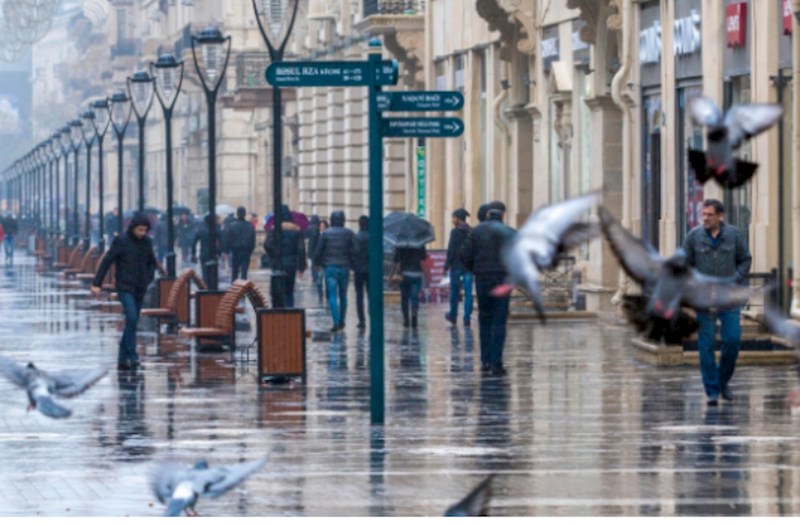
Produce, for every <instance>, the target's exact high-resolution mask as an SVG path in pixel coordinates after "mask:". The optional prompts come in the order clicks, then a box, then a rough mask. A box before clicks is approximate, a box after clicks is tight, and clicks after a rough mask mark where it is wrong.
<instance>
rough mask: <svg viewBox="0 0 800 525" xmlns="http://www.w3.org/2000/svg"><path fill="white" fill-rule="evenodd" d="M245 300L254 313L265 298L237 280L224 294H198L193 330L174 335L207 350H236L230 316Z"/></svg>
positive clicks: (251, 283)
mask: <svg viewBox="0 0 800 525" xmlns="http://www.w3.org/2000/svg"><path fill="white" fill-rule="evenodd" d="M244 298H247V299H248V300H249V301H250V304H251V305H252V306H253V308H254V309H256V310H257V309H259V308H266V307H267V298H266V296H264V294H263V293H262V292H261V290H259V289H258V288H256V286H255V285H254V284H253V282H252V281H245V280H242V279H239V280H237V281H235V282H234V283H233V284H232V285H231V287H230V288H228V290H226V291H225V292H221V291H210V290H205V291H199V292H197V296H196V312H197V325H198V326H197V327H195V328H182V329H181V330H180V331H179V332H178V335H180V336H181V337H188V338H194V339H197V341H198V343H200V344H201V345H207V346H229V347H230V348H231V349H233V348H235V346H236V329H235V325H234V316H235V313H236V309H237V308H236V307H237V305H238V304H239V301H241V300H242V299H244Z"/></svg>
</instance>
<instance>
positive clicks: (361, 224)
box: [353, 215, 369, 328]
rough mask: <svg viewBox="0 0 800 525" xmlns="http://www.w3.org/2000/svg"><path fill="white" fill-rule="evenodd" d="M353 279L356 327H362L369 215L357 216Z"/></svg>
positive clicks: (366, 278)
mask: <svg viewBox="0 0 800 525" xmlns="http://www.w3.org/2000/svg"><path fill="white" fill-rule="evenodd" d="M353 281H354V283H355V285H356V312H358V327H359V328H364V327H366V326H367V316H366V314H365V313H364V295H366V293H365V292H367V290H368V282H369V217H367V216H366V215H362V216H361V217H359V218H358V233H356V255H355V257H354V258H353Z"/></svg>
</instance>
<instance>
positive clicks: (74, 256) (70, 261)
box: [53, 246, 81, 270]
mask: <svg viewBox="0 0 800 525" xmlns="http://www.w3.org/2000/svg"><path fill="white" fill-rule="evenodd" d="M63 248H64V250H65V251H68V252H69V256H68V257H67V259H66V261H63V262H62V261H61V260H60V259H59V262H57V263H55V264H54V265H53V269H54V270H66V269H67V268H75V267H76V266H78V265H79V264H80V262H81V247H80V246H75V247H74V248H69V247H68V246H64V247H63Z"/></svg>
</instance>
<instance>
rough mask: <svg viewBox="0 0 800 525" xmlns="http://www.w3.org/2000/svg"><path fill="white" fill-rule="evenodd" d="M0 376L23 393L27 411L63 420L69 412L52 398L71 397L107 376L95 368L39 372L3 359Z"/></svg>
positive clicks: (106, 369)
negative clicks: (80, 370) (85, 370)
mask: <svg viewBox="0 0 800 525" xmlns="http://www.w3.org/2000/svg"><path fill="white" fill-rule="evenodd" d="M0 373H2V374H3V375H4V376H6V377H7V378H8V379H10V380H11V381H12V382H13V383H14V384H15V385H17V386H18V387H20V388H24V389H25V390H27V392H28V400H29V401H30V405H29V406H28V411H30V410H33V409H38V410H39V412H41V413H42V414H44V415H46V416H49V417H52V418H64V417H69V416H70V415H71V414H72V411H71V410H70V409H68V408H67V407H64V406H62V405H59V404H58V403H56V402H55V400H54V399H53V396H57V397H74V396H77V395H78V394H81V393H83V392H85V391H86V389H88V388H89V387H90V386H92V385H93V384H95V383H97V382H98V381H99V380H100V379H102V378H103V376H105V375H106V374H107V373H108V368H98V369H96V370H92V371H89V372H61V373H58V374H50V373H47V372H45V371H44V370H39V369H38V368H36V366H34V364H33V363H28V366H20V365H18V364H16V363H14V362H13V361H11V360H9V359H6V358H5V357H0Z"/></svg>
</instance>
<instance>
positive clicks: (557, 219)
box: [492, 193, 600, 321]
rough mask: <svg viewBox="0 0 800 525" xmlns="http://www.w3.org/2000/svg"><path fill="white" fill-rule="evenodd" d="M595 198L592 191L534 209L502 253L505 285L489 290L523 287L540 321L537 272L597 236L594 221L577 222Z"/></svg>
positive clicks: (541, 302) (499, 291)
mask: <svg viewBox="0 0 800 525" xmlns="http://www.w3.org/2000/svg"><path fill="white" fill-rule="evenodd" d="M596 201H597V196H596V194H594V193H589V194H586V195H582V196H580V197H575V198H573V199H569V200H566V201H564V202H560V203H558V204H551V205H550V206H545V207H543V208H539V209H538V210H536V211H535V212H534V213H533V214H532V215H531V216H530V217H529V218H528V220H527V221H525V224H524V225H523V226H522V228H520V229H519V231H518V232H517V233H516V235H515V236H514V238H513V239H512V240H511V242H510V243H509V245H508V246H507V247H506V248H505V250H504V252H503V261H504V262H505V265H506V268H507V269H508V273H509V277H508V282H507V284H504V285H501V286H498V287H496V288H495V289H494V290H492V294H493V295H495V296H506V295H508V294H510V293H511V291H512V290H513V289H514V287H516V286H520V287H522V288H524V289H525V290H526V291H527V292H528V294H529V295H530V296H531V297H532V298H533V304H534V306H535V308H536V311H537V312H538V313H539V318H540V319H541V320H542V321H544V320H545V315H544V300H543V299H542V294H541V291H540V288H539V275H540V273H541V272H542V271H544V270H550V269H553V268H555V267H556V265H557V264H558V258H559V256H560V255H562V254H563V253H564V252H566V251H568V250H570V249H571V248H574V247H576V246H579V245H580V244H582V243H584V242H586V241H589V240H591V239H592V238H593V237H595V236H597V235H599V233H600V229H599V228H598V226H597V224H594V223H589V222H581V221H580V219H581V215H583V214H584V213H587V212H589V211H590V210H591V208H592V206H593V205H594V204H595V202H596Z"/></svg>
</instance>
